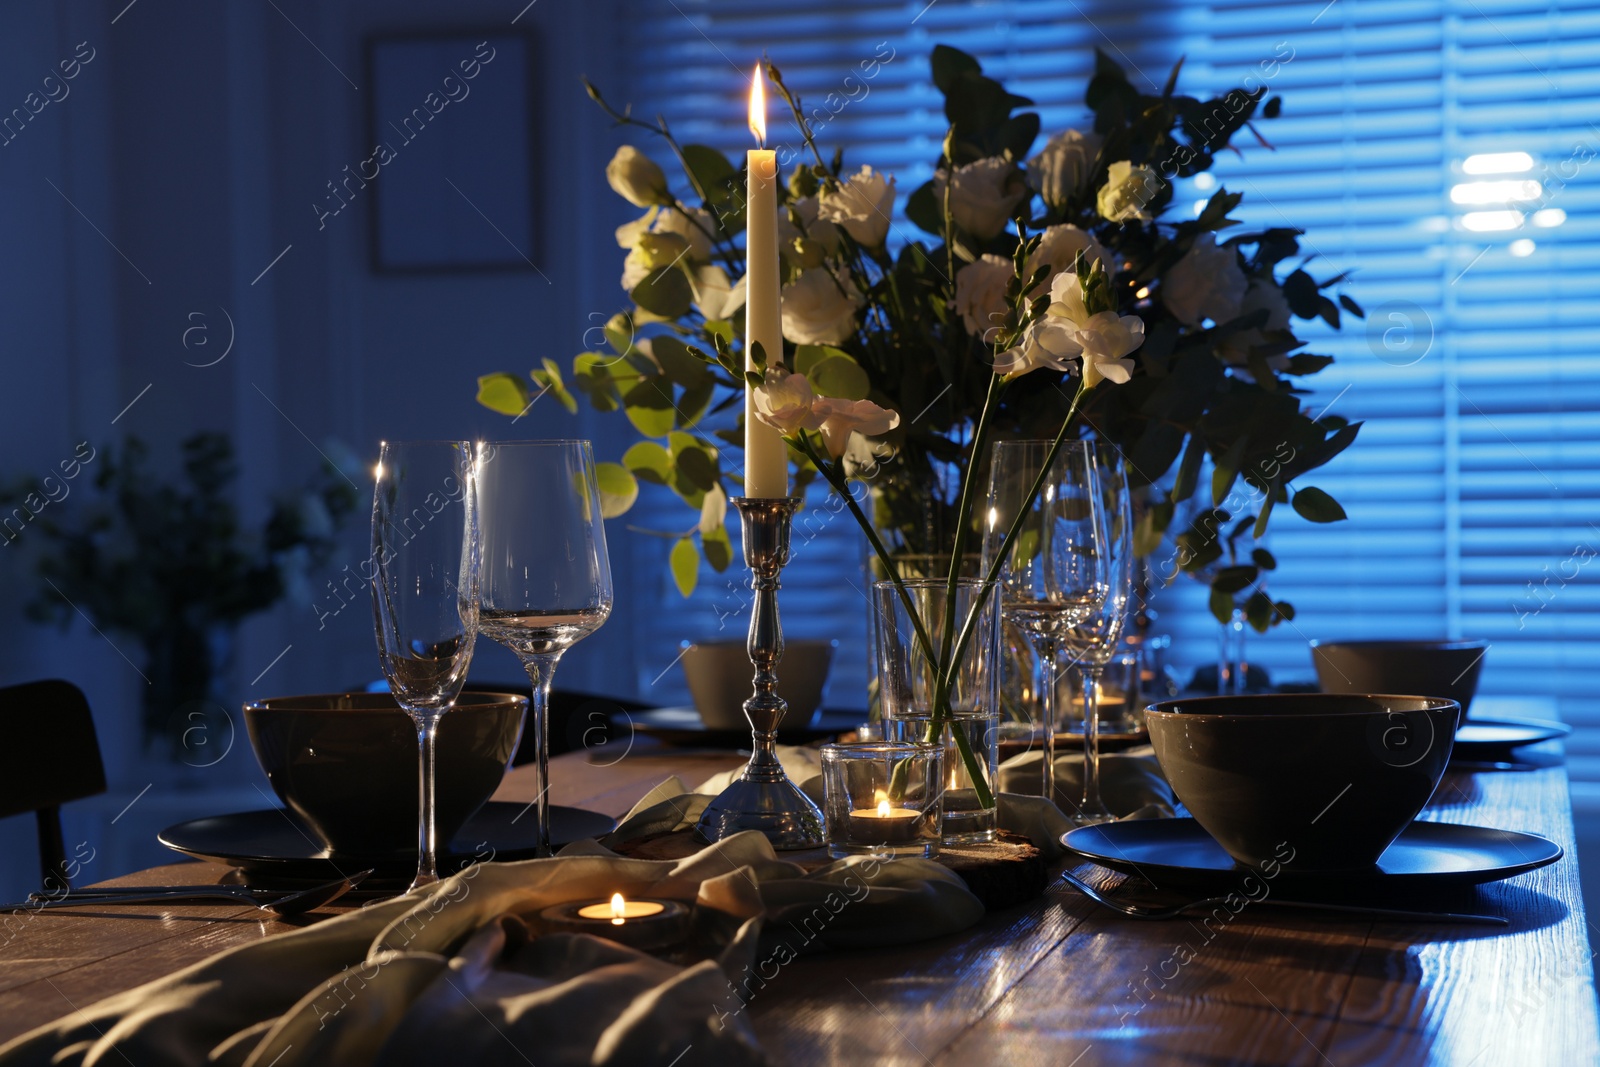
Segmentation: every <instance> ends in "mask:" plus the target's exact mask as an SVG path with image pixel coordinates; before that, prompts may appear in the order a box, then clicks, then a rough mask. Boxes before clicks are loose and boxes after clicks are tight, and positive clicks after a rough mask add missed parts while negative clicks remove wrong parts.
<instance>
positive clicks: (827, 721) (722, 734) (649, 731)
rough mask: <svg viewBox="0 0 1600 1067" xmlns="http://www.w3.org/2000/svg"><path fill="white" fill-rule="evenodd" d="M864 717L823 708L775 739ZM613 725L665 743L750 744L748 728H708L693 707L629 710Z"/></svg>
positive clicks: (807, 735) (851, 725)
mask: <svg viewBox="0 0 1600 1067" xmlns="http://www.w3.org/2000/svg"><path fill="white" fill-rule="evenodd" d="M866 721H867V715H866V712H848V711H822V712H819V713H818V714H817V715H815V716H814V717H813V718H812V720H811V724H810V725H809V726H803V727H801V728H799V729H793V730H779V731H778V743H779V744H784V745H804V744H809V743H810V742H812V741H822V740H825V739H827V738H831V737H837V736H838V735H839V734H842V733H846V732H847V731H850V730H854V729H855V728H856V727H858V726H860V725H861V724H862V723H864V722H866ZM611 722H612V729H613V730H622V731H626V730H627V729H628V724H629V723H632V724H633V729H635V730H637V731H638V732H639V733H641V734H643V735H644V736H646V737H654V738H656V739H657V740H659V741H661V742H663V743H664V744H668V745H687V746H690V747H693V748H730V749H733V748H749V747H750V731H749V730H748V729H744V730H709V729H707V728H706V724H705V723H703V722H701V721H700V713H699V712H698V711H696V710H694V709H693V708H657V709H656V710H654V711H629V712H623V713H620V714H616V715H613V716H612V717H611Z"/></svg>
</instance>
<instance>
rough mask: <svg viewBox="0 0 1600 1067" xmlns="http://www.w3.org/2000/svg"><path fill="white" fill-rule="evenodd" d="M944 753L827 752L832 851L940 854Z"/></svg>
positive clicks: (904, 749)
mask: <svg viewBox="0 0 1600 1067" xmlns="http://www.w3.org/2000/svg"><path fill="white" fill-rule="evenodd" d="M943 755H944V750H943V748H942V746H939V745H920V744H910V743H906V742H883V741H879V742H870V743H865V744H863V743H857V744H848V745H824V746H823V748H822V790H823V806H822V807H823V814H824V816H825V818H826V822H827V830H828V851H829V853H830V854H831V855H833V856H835V857H842V856H847V855H850V854H852V853H861V852H870V853H888V854H889V855H895V856H931V855H933V854H934V853H935V852H937V851H938V848H939V833H940V829H941V815H942V808H941V805H940V795H941V790H940V789H939V783H940V781H941V780H943V777H944V775H943V773H942V772H943Z"/></svg>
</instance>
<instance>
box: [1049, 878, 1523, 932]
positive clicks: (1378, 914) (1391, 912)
mask: <svg viewBox="0 0 1600 1067" xmlns="http://www.w3.org/2000/svg"><path fill="white" fill-rule="evenodd" d="M1061 877H1062V879H1063V880H1064V881H1065V882H1066V883H1067V884H1068V885H1071V886H1072V887H1073V888H1074V889H1077V890H1078V891H1079V892H1080V893H1082V894H1083V895H1084V896H1086V897H1088V898H1089V899H1090V900H1092V901H1094V902H1095V903H1097V904H1101V905H1103V906H1105V907H1107V908H1110V909H1111V910H1112V911H1114V912H1117V913H1118V914H1119V915H1125V916H1127V917H1128V918H1130V919H1175V918H1177V917H1179V916H1181V915H1189V914H1193V913H1195V912H1203V911H1210V910H1211V909H1213V908H1218V907H1222V906H1223V905H1224V904H1225V903H1226V901H1227V900H1228V898H1227V897H1206V898H1205V899H1203V900H1191V901H1189V902H1187V903H1183V904H1177V905H1172V906H1166V907H1162V906H1158V905H1151V904H1127V903H1124V902H1122V901H1119V900H1113V899H1111V898H1110V897H1108V896H1106V895H1105V894H1104V893H1102V892H1100V891H1099V890H1098V889H1095V888H1094V887H1093V886H1091V885H1089V883H1087V882H1085V881H1083V880H1081V879H1079V878H1077V877H1074V876H1073V874H1072V873H1071V872H1069V871H1063V872H1061ZM1253 903H1254V904H1256V905H1258V906H1264V907H1269V908H1295V909H1298V910H1301V911H1331V912H1343V913H1345V914H1348V915H1365V916H1368V917H1370V918H1376V919H1393V920H1395V921H1397V922H1436V923H1464V924H1474V925H1479V926H1509V925H1510V921H1509V920H1507V919H1504V918H1502V917H1501V916H1499V915H1476V914H1471V913H1463V912H1450V911H1406V910H1403V909H1398V908H1377V907H1371V906H1369V905H1366V904H1331V903H1325V902H1322V901H1310V900H1282V899H1280V898H1277V897H1263V898H1262V899H1260V900H1258V901H1254V902H1253Z"/></svg>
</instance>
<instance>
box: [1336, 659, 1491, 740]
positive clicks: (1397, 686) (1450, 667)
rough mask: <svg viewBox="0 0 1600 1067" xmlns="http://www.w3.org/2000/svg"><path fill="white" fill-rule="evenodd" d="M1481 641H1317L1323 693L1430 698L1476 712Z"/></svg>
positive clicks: (1464, 712)
mask: <svg viewBox="0 0 1600 1067" xmlns="http://www.w3.org/2000/svg"><path fill="white" fill-rule="evenodd" d="M1488 648H1489V646H1488V645H1487V644H1485V643H1484V642H1482V641H1388V640H1383V641H1313V642H1311V659H1312V662H1314V663H1315V664H1316V666H1317V682H1318V684H1319V685H1321V686H1322V691H1323V692H1324V693H1426V694H1427V695H1428V696H1431V697H1443V698H1444V699H1446V700H1454V701H1455V702H1456V703H1457V704H1460V705H1461V718H1462V719H1463V720H1465V719H1466V717H1467V712H1468V711H1469V710H1470V709H1471V707H1472V697H1473V694H1474V693H1476V692H1477V691H1478V675H1479V674H1481V673H1482V672H1483V654H1484V652H1485V651H1486V650H1487V649H1488Z"/></svg>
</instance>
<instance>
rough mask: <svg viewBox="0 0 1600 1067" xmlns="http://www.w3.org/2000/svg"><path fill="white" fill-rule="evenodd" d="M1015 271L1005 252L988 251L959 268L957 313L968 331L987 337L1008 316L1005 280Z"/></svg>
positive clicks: (990, 338) (989, 337)
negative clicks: (993, 252)
mask: <svg viewBox="0 0 1600 1067" xmlns="http://www.w3.org/2000/svg"><path fill="white" fill-rule="evenodd" d="M1013 273H1015V272H1014V270H1013V268H1012V265H1011V261H1010V260H1009V259H1007V258H1005V257H1004V256H994V255H986V256H983V257H981V258H979V259H977V260H974V261H973V262H971V263H968V264H967V265H966V266H965V267H962V268H961V269H960V270H958V271H956V298H955V310H956V314H958V315H960V316H961V321H962V322H964V323H966V326H967V332H968V333H970V334H972V336H974V337H981V338H983V339H984V340H985V341H988V340H992V334H991V332H990V331H992V330H995V329H998V328H999V326H1000V324H1001V322H1003V321H1004V320H1005V317H1006V283H1007V282H1009V281H1010V280H1011V276H1012V274H1013Z"/></svg>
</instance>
